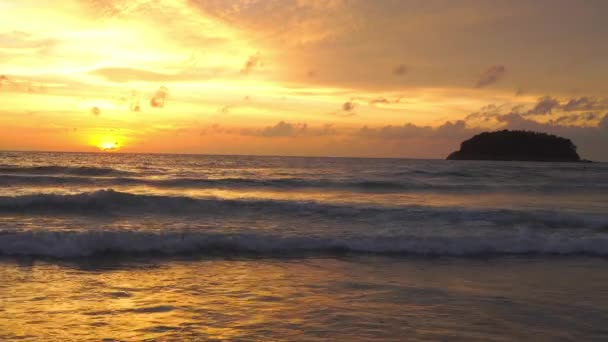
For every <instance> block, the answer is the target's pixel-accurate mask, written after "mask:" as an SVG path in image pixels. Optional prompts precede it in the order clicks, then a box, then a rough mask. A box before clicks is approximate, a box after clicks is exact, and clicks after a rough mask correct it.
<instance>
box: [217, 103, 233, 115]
mask: <svg viewBox="0 0 608 342" xmlns="http://www.w3.org/2000/svg"><path fill="white" fill-rule="evenodd" d="M234 107H235V106H234V105H225V106H222V107H221V108H218V110H217V112H218V113H219V114H228V113H230V109H232V108H234Z"/></svg>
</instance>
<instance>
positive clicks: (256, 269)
mask: <svg viewBox="0 0 608 342" xmlns="http://www.w3.org/2000/svg"><path fill="white" fill-rule="evenodd" d="M157 261H158V262H159V263H158V264H157V263H155V261H153V260H148V261H145V262H138V261H134V260H132V261H122V262H120V261H111V260H105V261H104V260H97V261H92V260H89V261H81V262H78V263H72V264H70V263H67V262H64V263H62V264H60V263H45V262H35V263H31V262H30V263H28V262H27V261H22V260H21V261H19V260H17V261H15V262H12V261H3V262H0V278H1V279H2V282H1V283H0V339H1V340H13V339H16V338H23V339H25V340H32V341H38V340H49V341H53V340H55V341H70V340H96V341H98V340H102V339H108V340H110V339H112V340H124V341H132V340H138V341H139V340H152V339H155V340H161V341H162V340H168V341H172V340H260V341H263V340H311V341H325V340H328V339H331V340H349V341H357V340H361V341H364V340H391V341H394V340H400V339H402V338H404V337H406V336H407V337H411V338H420V339H423V340H429V339H430V340H436V339H440V338H443V337H445V336H452V337H454V338H455V339H458V340H492V339H494V338H496V334H497V332H500V334H502V335H503V336H502V337H504V338H505V339H506V340H510V339H511V340H513V339H515V340H516V339H527V338H529V337H532V336H537V335H536V334H538V333H539V332H542V335H541V336H542V337H543V339H547V340H552V339H559V338H574V337H581V338H582V337H599V336H600V335H597V334H600V333H601V331H598V330H597V329H596V330H593V326H598V324H600V325H601V322H603V320H604V319H605V318H606V317H607V316H608V312H606V309H605V308H606V307H607V306H606V305H607V304H608V295H607V294H606V292H605V291H604V290H603V289H604V288H605V286H606V285H608V276H607V275H606V274H605V272H603V273H602V271H601V270H602V269H603V268H605V261H603V260H597V259H585V258H582V259H576V258H574V259H567V260H561V261H560V260H557V261H548V260H543V259H539V260H537V261H535V260H521V259H511V260H510V259H508V258H507V259H501V260H498V261H494V262H488V261H483V260H481V261H472V260H464V259H449V258H448V259H442V260H435V261H433V260H415V259H413V260H409V261H406V260H399V259H391V258H373V257H369V258H355V259H349V258H346V259H343V260H341V259H331V258H330V259H284V260H272V259H236V260H230V259H206V260H181V261H180V260H173V261H171V260H165V261H162V260H157ZM19 263H20V264H19ZM582 277H586V279H587V280H588V281H587V282H583V283H581V282H580V281H577V280H576V279H580V278H582ZM591 312H593V313H594V314H593V315H589V313H591ZM539 315H540V316H539ZM541 316H542V319H539V317H541ZM564 321H568V322H569V325H564V324H563V322H564ZM604 322H605V321H604ZM577 329H578V330H577ZM585 329H587V330H585ZM589 329H591V330H589ZM593 334H596V335H593Z"/></svg>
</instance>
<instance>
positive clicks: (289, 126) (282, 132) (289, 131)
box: [255, 121, 308, 137]
mask: <svg viewBox="0 0 608 342" xmlns="http://www.w3.org/2000/svg"><path fill="white" fill-rule="evenodd" d="M307 129H308V125H307V124H305V123H289V122H286V121H280V122H279V123H277V124H276V125H274V126H268V127H265V128H263V129H261V130H259V131H257V132H256V134H255V135H259V136H263V137H293V136H298V135H302V134H305V133H306V130H307Z"/></svg>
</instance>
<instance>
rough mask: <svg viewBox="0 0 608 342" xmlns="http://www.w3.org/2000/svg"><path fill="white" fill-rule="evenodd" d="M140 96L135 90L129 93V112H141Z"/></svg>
mask: <svg viewBox="0 0 608 342" xmlns="http://www.w3.org/2000/svg"><path fill="white" fill-rule="evenodd" d="M140 102H141V95H140V94H139V92H138V91H137V90H133V91H131V96H130V98H129V110H130V111H132V112H141V106H140Z"/></svg>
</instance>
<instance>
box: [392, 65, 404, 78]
mask: <svg viewBox="0 0 608 342" xmlns="http://www.w3.org/2000/svg"><path fill="white" fill-rule="evenodd" d="M407 71H408V68H407V66H406V65H405V64H399V65H397V66H396V67H394V68H393V75H395V76H403V75H405V74H407Z"/></svg>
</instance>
